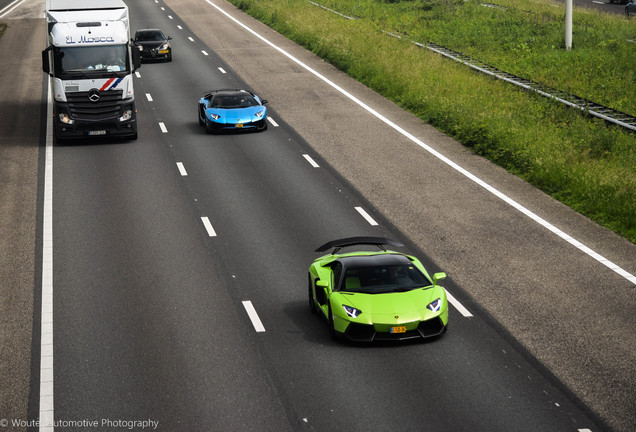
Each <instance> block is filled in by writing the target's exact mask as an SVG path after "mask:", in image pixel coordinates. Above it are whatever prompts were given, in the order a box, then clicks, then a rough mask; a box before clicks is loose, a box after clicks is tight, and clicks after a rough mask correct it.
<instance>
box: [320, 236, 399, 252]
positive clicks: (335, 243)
mask: <svg viewBox="0 0 636 432" xmlns="http://www.w3.org/2000/svg"><path fill="white" fill-rule="evenodd" d="M356 245H371V246H377V247H379V248H380V249H382V250H384V251H386V249H385V248H384V246H385V245H390V246H395V247H402V246H404V245H403V244H402V243H398V242H396V241H393V240H391V239H388V238H384V237H347V238H343V239H339V240H332V241H330V242H327V243H325V244H324V245H322V246H320V247H319V248H318V249H316V252H325V251H326V250H329V249H331V248H334V250H333V252H331V254H332V255H335V254H336V253H337V252H338V251H339V250H340V249H342V248H343V247H347V246H356Z"/></svg>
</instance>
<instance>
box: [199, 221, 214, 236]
mask: <svg viewBox="0 0 636 432" xmlns="http://www.w3.org/2000/svg"><path fill="white" fill-rule="evenodd" d="M201 222H203V226H204V227H205V230H206V231H207V232H208V236H210V237H216V231H214V228H213V227H212V224H211V223H210V219H209V218H208V217H207V216H203V217H202V218H201Z"/></svg>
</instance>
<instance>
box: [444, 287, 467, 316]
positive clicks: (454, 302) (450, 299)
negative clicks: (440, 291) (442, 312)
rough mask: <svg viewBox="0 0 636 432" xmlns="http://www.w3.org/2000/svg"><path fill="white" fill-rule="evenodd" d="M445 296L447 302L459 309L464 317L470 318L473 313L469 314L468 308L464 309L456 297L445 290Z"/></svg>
mask: <svg viewBox="0 0 636 432" xmlns="http://www.w3.org/2000/svg"><path fill="white" fill-rule="evenodd" d="M446 298H447V299H448V302H449V303H450V304H452V305H453V306H454V307H455V309H457V310H458V311H459V313H460V314H462V315H463V316H465V317H466V318H470V317H472V316H473V314H471V313H470V312H469V311H468V309H466V308H465V307H464V305H463V304H461V303H460V302H459V301H457V299H456V298H455V297H453V296H452V295H451V293H449V292H448V291H446Z"/></svg>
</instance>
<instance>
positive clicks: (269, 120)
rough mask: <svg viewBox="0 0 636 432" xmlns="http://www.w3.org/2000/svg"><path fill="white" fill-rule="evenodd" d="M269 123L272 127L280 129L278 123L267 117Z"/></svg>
mask: <svg viewBox="0 0 636 432" xmlns="http://www.w3.org/2000/svg"><path fill="white" fill-rule="evenodd" d="M267 121H268V122H270V123H271V124H272V126H274V127H278V123H276V122H275V121H274V119H273V118H271V117H267Z"/></svg>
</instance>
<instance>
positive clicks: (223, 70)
mask: <svg viewBox="0 0 636 432" xmlns="http://www.w3.org/2000/svg"><path fill="white" fill-rule="evenodd" d="M219 70H220V71H221V73H223V74H224V73H227V72H225V69H223V68H222V67H220V68H219Z"/></svg>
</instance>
